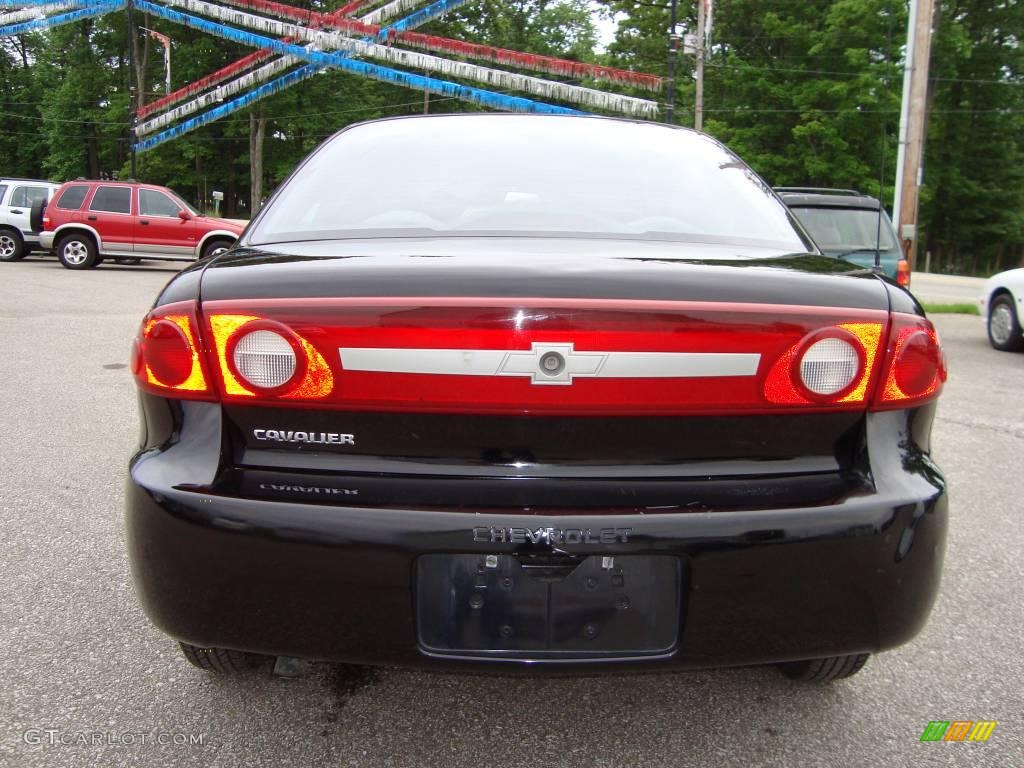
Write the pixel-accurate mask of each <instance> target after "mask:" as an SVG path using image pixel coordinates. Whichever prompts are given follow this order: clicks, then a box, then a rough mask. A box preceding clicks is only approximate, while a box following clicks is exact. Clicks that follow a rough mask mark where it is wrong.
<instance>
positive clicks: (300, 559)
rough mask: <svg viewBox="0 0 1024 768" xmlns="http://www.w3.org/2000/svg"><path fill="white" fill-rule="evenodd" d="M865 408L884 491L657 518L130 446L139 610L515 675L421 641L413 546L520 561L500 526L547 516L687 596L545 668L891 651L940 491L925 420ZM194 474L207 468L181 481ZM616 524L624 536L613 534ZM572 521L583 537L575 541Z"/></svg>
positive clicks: (207, 637) (215, 630)
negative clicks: (218, 472) (318, 493)
mask: <svg viewBox="0 0 1024 768" xmlns="http://www.w3.org/2000/svg"><path fill="white" fill-rule="evenodd" d="M211 410H212V409H211ZM871 419H872V420H873V421H872V423H871V424H870V425H869V433H871V432H873V433H875V435H874V437H872V435H871V434H869V443H874V447H875V450H874V452H873V454H872V467H873V475H874V476H873V480H874V487H875V490H874V491H873V492H870V493H863V492H858V493H855V494H851V495H849V496H847V497H846V498H843V499H841V500H838V501H837V502H836V503H833V504H828V505H823V506H815V507H813V508H786V509H777V508H776V509H758V508H756V500H755V501H754V503H753V504H752V505H751V508H750V509H747V510H739V511H723V512H695V513H665V514H644V515H638V514H617V513H615V511H614V510H606V511H602V512H601V513H595V514H573V515H543V516H540V515H537V514H509V513H504V512H500V511H497V512H491V511H487V512H481V513H472V512H455V511H452V512H449V511H438V510H436V509H411V508H405V509H395V508H379V507H377V508H373V507H359V506H351V505H343V504H340V503H339V504H333V503H330V502H327V503H325V502H324V501H323V500H318V503H303V502H296V501H288V500H280V501H270V500H265V499H253V498H241V497H239V496H231V495H217V494H215V493H211V492H210V489H212V488H215V487H216V485H215V484H214V483H212V477H208V478H205V479H204V478H202V477H199V475H203V474H206V475H209V474H210V472H211V465H210V460H211V459H214V456H213V454H214V453H215V452H217V451H219V448H220V446H219V443H215V444H213V445H210V444H209V441H206V442H205V443H204V441H203V440H202V439H201V437H196V438H195V439H196V442H194V443H192V444H186V443H185V442H182V443H178V444H174V445H170V446H168V447H165V448H163V449H151V450H149V451H146V452H144V453H141V454H139V455H138V456H137V457H136V458H135V459H134V460H133V462H132V465H131V471H130V478H129V482H128V493H127V527H128V547H129V555H130V561H131V565H132V570H133V575H134V578H135V583H136V587H137V590H138V594H139V597H140V599H141V602H142V605H143V607H144V609H145V610H146V613H147V614H148V615H149V616H150V618H151V619H152V620H153V621H154V623H155V624H156V625H157V626H158V627H160V628H161V629H162V630H164V631H165V632H166V633H168V634H169V635H171V636H173V637H175V638H177V639H180V640H184V641H186V642H189V643H192V644H195V645H200V646H219V647H227V648H234V649H239V650H247V651H253V652H259V653H265V654H276V655H286V656H297V657H302V658H310V659H320V660H331V661H344V662H357V663H371V664H398V665H409V666H421V665H429V666H444V665H450V666H455V667H458V668H467V667H469V666H473V667H482V668H490V669H495V668H497V669H499V670H504V671H508V670H511V669H516V668H520V669H525V668H527V666H528V665H526V664H523V663H522V662H523V659H516V660H509V659H502V660H493V661H492V660H479V659H476V660H473V661H472V662H469V661H458V662H456V661H451V660H439V659H438V658H436V657H435V656H433V655H431V654H430V653H429V652H427V651H426V650H425V649H424V648H423V647H422V645H421V642H420V639H419V634H418V631H417V626H416V611H415V601H416V573H417V558H419V557H420V556H422V555H428V554H435V553H462V554H477V555H480V556H486V555H487V554H497V555H511V554H514V553H516V552H522V551H523V550H524V547H528V544H524V543H523V541H522V537H521V536H520V535H518V534H515V535H514V534H511V533H510V534H508V535H507V538H508V539H509V540H508V541H506V542H502V541H500V539H501V538H502V536H498V537H495V536H492V535H491V534H490V530H491V529H492V528H493V529H496V530H500V529H505V530H508V529H514V530H519V529H527V530H529V529H536V528H538V527H539V526H543V527H545V528H554V529H556V530H557V529H561V530H563V531H565V532H566V536H565V538H564V539H563V540H562V541H560V543H559V548H561V549H563V550H565V551H568V552H570V553H572V554H586V555H607V556H621V555H672V556H676V557H678V558H679V563H680V571H679V573H680V576H679V578H680V583H679V585H678V586H679V595H680V603H681V605H680V610H679V632H678V639H677V641H676V643H675V645H674V647H672V648H671V649H670V650H669V651H667V652H665V653H663V654H661V655H659V656H658V657H657V658H654V659H647V660H643V661H638V660H636V659H624V658H623V659H612V660H609V659H597V658H585V657H584V658H579V657H576V658H573V659H568V658H564V659H559V658H545V659H544V660H543V661H545V662H546V663H550V664H553V665H564V666H566V667H572V668H575V669H579V668H580V667H581V666H588V665H593V666H597V665H600V666H602V667H607V666H608V665H618V666H622V667H633V666H636V665H641V666H648V667H650V666H659V667H662V668H666V669H667V668H698V667H712V666H728V665H742V664H755V663H767V662H774V661H784V660H792V659H802V658H812V657H819V656H829V655H838V654H847V653H859V652H873V651H879V650H884V649H886V648H891V647H894V646H897V645H899V644H901V643H904V642H906V641H907V640H909V639H910V638H912V637H913V636H914V635H915V634H916V633H917V632H918V631H919V630H920V629H921V627H922V626H923V625H924V623H925V621H926V620H927V617H928V614H929V612H930V610H931V606H932V604H933V602H934V599H935V597H936V594H937V590H938V586H939V578H940V571H941V564H942V557H943V551H944V542H945V536H946V527H947V502H946V495H945V489H944V482H943V480H942V477H941V474H940V473H939V472H938V470H937V469H936V468H935V467H934V465H932V463H931V461H930V459H929V458H928V457H927V455H926V454H924V453H923V452H920V451H918V450H916V449H915V448H914V447H913V446H914V443H913V440H910V439H907V440H902V441H900V440H896V439H893V438H894V437H896V436H898V435H899V434H900V433H903V434H904V435H905V436H906V435H909V434H910V432H911V431H912V424H911V422H912V417H911V416H910V415H908V414H907V413H905V412H893V413H888V414H876V415H873V416H872V417H871ZM929 419H930V414H929ZM217 426H219V425H213V424H211V425H210V431H209V432H208V434H213V433H214V432H215V429H214V427H217ZM204 431H205V430H203V429H197V430H192V431H191V432H190V434H192V435H193V436H195V435H201V434H202V433H203V432H204ZM883 435H884V439H883ZM213 466H214V467H215V466H216V461H215V460H214V461H213ZM190 473H192V474H193V475H196V479H195V480H194V481H193V482H192V483H186V482H184V481H183V480H184V479H185V476H187V475H189V474H190ZM609 529H620V530H626V531H628V533H627V534H626V535H619V534H606V535H604V536H602V534H601V532H602V531H607V530H609ZM569 530H572V531H580V532H581V533H580V534H573V535H572V536H571V539H572V541H569V538H570V537H569V536H568V535H567V532H568V531H569ZM586 531H590V534H589V535H587V534H585V533H583V532H586ZM494 538H498V539H499V540H498V541H493V539H494ZM527 539H528V537H527Z"/></svg>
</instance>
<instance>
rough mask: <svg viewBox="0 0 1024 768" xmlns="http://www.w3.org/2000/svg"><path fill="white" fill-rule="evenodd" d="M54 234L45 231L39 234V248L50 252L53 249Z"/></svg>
mask: <svg viewBox="0 0 1024 768" xmlns="http://www.w3.org/2000/svg"><path fill="white" fill-rule="evenodd" d="M55 234H56V233H54V232H50V231H43V232H40V233H39V247H40V248H42V249H43V250H44V251H49V250H51V249H52V248H53V240H54V237H55Z"/></svg>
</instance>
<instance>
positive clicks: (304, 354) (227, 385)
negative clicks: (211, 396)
mask: <svg viewBox="0 0 1024 768" xmlns="http://www.w3.org/2000/svg"><path fill="white" fill-rule="evenodd" d="M209 324H210V332H211V335H212V336H213V341H214V347H215V349H216V361H217V364H218V367H219V369H220V375H221V385H222V387H223V391H224V394H225V395H227V396H234V397H240V398H255V397H259V396H264V395H273V396H275V397H279V398H282V399H302V400H317V399H321V398H324V397H327V396H328V395H330V394H331V392H332V391H333V390H334V375H333V374H332V373H331V369H330V367H329V366H328V365H327V361H326V360H324V358H323V356H322V355H321V354H320V353H319V352H317V350H316V349H314V347H313V345H312V344H310V343H309V341H307V340H306V339H304V338H302V336H300V335H299V334H297V333H295V332H294V331H293V330H291V329H290V328H288V327H287V326H286V325H284V324H282V323H277V322H274V321H272V320H267V319H265V318H262V317H259V316H256V315H228V314H211V315H210V316H209Z"/></svg>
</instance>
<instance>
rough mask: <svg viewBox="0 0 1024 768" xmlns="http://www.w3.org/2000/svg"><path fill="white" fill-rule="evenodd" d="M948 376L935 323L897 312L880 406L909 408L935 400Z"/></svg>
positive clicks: (878, 399)
mask: <svg viewBox="0 0 1024 768" xmlns="http://www.w3.org/2000/svg"><path fill="white" fill-rule="evenodd" d="M946 378H947V372H946V361H945V356H944V355H943V352H942V346H941V344H940V343H939V337H938V334H936V333H935V328H934V327H933V326H932V324H931V323H930V322H929V321H928V320H926V319H925V318H923V317H918V316H916V315H902V314H896V315H893V325H892V330H891V331H890V333H889V354H888V358H887V363H886V371H885V379H884V382H883V384H882V387H881V388H880V390H879V394H878V397H877V398H876V401H875V407H876V408H909V407H912V406H914V405H920V404H922V403H925V402H928V401H929V400H934V399H935V398H936V397H938V396H939V393H940V392H941V391H942V385H943V384H944V383H945V381H946Z"/></svg>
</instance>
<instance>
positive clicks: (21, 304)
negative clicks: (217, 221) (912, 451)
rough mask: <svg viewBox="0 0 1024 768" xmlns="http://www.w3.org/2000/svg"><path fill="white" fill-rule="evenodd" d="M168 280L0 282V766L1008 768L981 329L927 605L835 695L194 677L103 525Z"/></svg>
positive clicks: (361, 675)
mask: <svg viewBox="0 0 1024 768" xmlns="http://www.w3.org/2000/svg"><path fill="white" fill-rule="evenodd" d="M174 271H175V268H173V267H161V266H159V265H154V264H152V263H151V264H148V265H144V266H141V267H121V266H113V265H104V266H102V267H100V268H99V269H95V270H87V271H84V272H71V271H68V270H65V269H62V268H61V267H60V265H59V264H57V263H56V261H55V260H53V259H52V258H51V259H43V258H41V257H30V258H28V259H26V260H24V261H22V262H17V263H10V264H0V338H2V344H3V347H2V348H3V354H2V355H0V380H2V382H3V386H2V388H0V531H2V538H3V555H2V557H0V564H2V566H0V664H2V675H3V677H2V684H0V765H3V766H12V767H15V766H16V767H18V768H22V767H26V768H27V767H29V766H44V765H45V766H50V765H60V766H99V765H122V764H123V765H135V764H139V765H181V766H191V765H208V766H239V765H246V766H264V765H265V766H272V765H282V764H290V765H294V766H308V765H319V764H330V765H339V766H347V765H353V766H354V765H360V766H376V765H382V766H431V765H439V766H489V767H497V766H513V765H514V766H526V765H560V766H561V765H566V766H577V765H579V766H612V765H624V766H625V765H645V766H659V765H716V764H721V765H727V764H728V765H744V766H761V765H765V766H767V765H772V766H780V765H784V766H801V767H802V766H813V765H826V766H844V767H845V766H889V765H893V766H899V765H910V764H914V765H951V764H952V765H971V766H1011V765H1024V693H1022V691H1024V670H1022V664H1021V647H1022V637H1024V602H1022V601H1021V600H1020V599H1019V594H1020V588H1021V585H1022V584H1024V558H1022V557H1021V553H1022V551H1024V526H1022V525H1021V521H1020V517H1021V515H1022V513H1024V503H1022V502H1021V498H1020V496H1021V491H1020V476H1021V473H1022V469H1024V458H1022V457H1024V407H1022V405H1021V392H1022V386H1024V354H1017V355H1011V354H1005V353H998V352H995V351H993V350H992V349H991V348H990V347H989V346H988V342H987V340H986V338H985V332H984V327H983V324H982V323H981V321H980V319H979V318H977V317H970V316H962V315H940V316H936V317H935V318H934V320H935V323H936V325H937V327H938V329H939V331H940V334H941V336H942V339H943V341H944V344H945V348H946V352H947V355H948V358H949V365H950V370H951V375H950V381H949V383H948V385H947V389H946V392H945V394H944V396H943V399H942V400H941V402H940V406H939V414H938V419H937V422H936V429H935V437H934V443H935V456H936V458H937V461H938V462H939V464H940V465H941V466H942V467H943V469H944V470H945V472H946V476H947V479H948V481H949V485H950V489H951V494H950V498H951V516H952V527H951V538H950V542H949V547H948V550H947V554H946V571H945V576H944V584H943V589H942V594H941V597H940V599H939V601H938V604H937V605H936V607H935V611H934V613H933V615H932V618H931V621H930V623H929V624H928V626H927V627H926V628H925V630H924V632H923V633H922V634H921V635H920V636H919V637H918V638H917V639H916V640H915V641H913V642H912V643H910V644H909V645H906V646H904V647H902V648H900V649H898V650H896V651H892V652H889V653H886V654H883V655H881V656H878V657H875V658H873V659H872V660H871V661H870V662H869V665H868V667H867V668H866V669H865V670H864V672H862V673H861V674H860V675H858V676H856V677H854V678H853V679H851V680H849V681H846V682H840V683H837V684H835V685H833V686H831V687H824V688H815V687H807V686H805V685H801V684H798V683H794V682H791V681H789V680H786V679H785V678H783V677H782V676H781V675H780V674H778V673H777V672H776V671H775V670H773V669H762V668H756V669H734V670H713V671H702V672H692V673H686V674H674V675H634V676H608V677H592V678H547V679H546V678H544V677H542V676H539V677H536V678H532V679H531V678H500V677H468V676H453V675H441V674H428V673H419V672H409V671H404V670H397V669H380V670H364V669H355V670H353V669H351V668H343V667H330V666H327V665H316V666H314V667H313V668H312V669H311V670H310V671H309V673H308V674H307V675H306V676H305V677H303V678H301V679H282V678H276V677H272V676H271V675H270V672H269V670H267V669H264V670H262V671H261V672H257V673H254V674H253V675H251V676H244V677H212V676H210V675H207V674H204V673H203V672H201V671H199V670H196V669H194V668H192V667H190V666H189V665H188V664H187V663H186V662H185V660H184V658H183V657H182V656H181V655H180V654H179V652H178V650H177V648H176V646H175V644H174V643H173V642H172V641H171V640H169V639H168V638H167V637H165V636H164V635H162V634H161V633H160V632H158V631H157V630H156V629H154V628H153V627H152V626H151V625H150V624H149V622H148V621H147V619H146V618H145V616H144V615H143V613H142V611H141V610H140V608H139V607H138V605H137V604H136V601H135V597H134V594H133V591H132V585H131V581H130V578H129V575H128V568H127V563H126V557H125V551H124V534H123V531H122V522H121V516H122V500H123V483H124V477H125V468H126V463H127V460H128V457H129V455H130V454H131V451H132V449H133V445H134V442H135V439H136V432H137V416H136V413H135V395H134V386H133V383H132V380H131V375H130V373H129V371H128V369H127V366H126V363H127V361H128V348H129V343H130V340H131V338H132V336H133V334H134V333H135V330H136V328H137V324H138V322H139V320H140V319H141V317H142V315H143V314H144V313H145V311H146V310H147V308H148V307H149V305H150V304H151V303H152V300H153V298H154V297H155V295H156V293H157V291H158V290H159V288H160V287H161V286H162V285H163V283H164V282H166V280H167V279H169V277H170V276H171V275H172V274H173V272H174ZM283 577H284V576H283ZM930 720H995V721H998V726H997V727H996V729H995V731H994V732H993V734H992V736H991V738H990V740H989V741H988V742H987V743H966V742H965V743H941V742H940V743H922V742H921V741H920V740H919V739H920V736H921V733H922V731H923V730H924V728H925V726H926V725H927V724H928V722H929V721H930ZM46 731H58V732H59V733H61V734H65V733H66V734H78V733H85V734H88V735H89V736H88V739H89V743H85V744H80V743H71V744H67V745H64V744H60V743H56V744H51V743H49V741H48V740H47V738H48V737H47V736H46V734H45V732H46ZM38 732H41V733H38ZM93 733H99V734H102V738H101V739H100V740H99V741H100V743H95V744H94V743H92V741H91V740H92V736H91V734H93ZM128 733H131V734H135V737H134V739H133V740H132V741H133V742H134V743H125V742H126V741H127V739H125V738H124V735H125V734H128ZM140 734H144V735H146V737H147V738H146V740H145V743H142V742H141V741H140V739H139V738H138V737H139V735H140ZM161 735H163V736H164V737H165V738H164V739H163V741H165V742H168V743H158V740H159V739H158V737H160V736H161ZM200 736H201V742H202V743H201V744H188V743H187V742H189V741H198V740H200V739H199V737H200ZM71 741H73V742H74V741H76V739H71ZM176 741H185V742H186V743H185V744H179V743H175V742H176ZM30 742H38V743H30Z"/></svg>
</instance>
